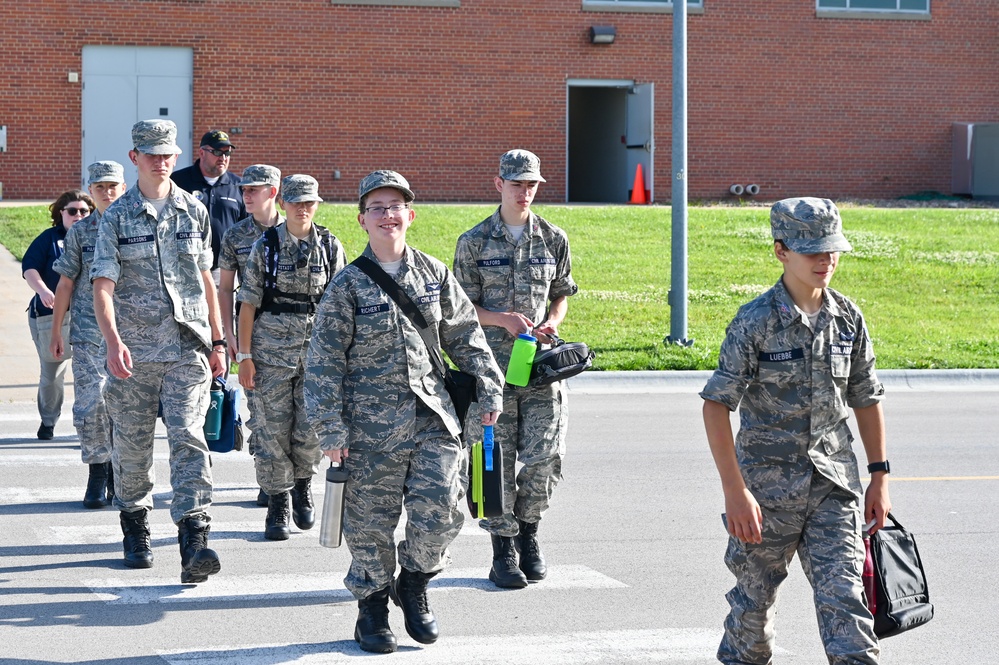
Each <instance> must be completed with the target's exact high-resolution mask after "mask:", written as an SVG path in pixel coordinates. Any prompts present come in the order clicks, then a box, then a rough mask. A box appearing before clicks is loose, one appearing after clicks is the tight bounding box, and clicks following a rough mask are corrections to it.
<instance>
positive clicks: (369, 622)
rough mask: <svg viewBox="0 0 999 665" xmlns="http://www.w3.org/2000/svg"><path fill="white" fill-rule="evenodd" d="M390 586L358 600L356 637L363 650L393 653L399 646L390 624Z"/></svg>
mask: <svg viewBox="0 0 999 665" xmlns="http://www.w3.org/2000/svg"><path fill="white" fill-rule="evenodd" d="M388 601H389V590H388V587H386V588H384V589H381V590H379V591H376V592H374V593H373V594H371V595H370V596H368V597H367V598H363V599H361V600H359V601H357V624H355V626H354V639H355V640H356V641H357V643H358V644H360V645H361V650H362V651H370V652H372V653H392V652H393V651H395V650H396V649H398V648H399V643H398V642H396V639H395V635H394V634H393V633H392V628H391V627H390V626H389V622H388V617H389V608H388Z"/></svg>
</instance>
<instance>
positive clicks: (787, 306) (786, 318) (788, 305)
mask: <svg viewBox="0 0 999 665" xmlns="http://www.w3.org/2000/svg"><path fill="white" fill-rule="evenodd" d="M774 303H775V304H776V306H777V311H778V312H780V317H781V322H782V323H784V324H785V325H788V324H791V323H794V322H796V321H800V320H801V317H802V316H804V314H803V313H800V312H799V310H798V308H797V306H796V305H795V304H794V300H793V299H792V298H791V294H790V293H788V291H787V287H785V286H784V279H783V278H780V279H778V280H777V284H775V285H774ZM822 310H828V311H829V315H830V316H831V317H835V316H839V315H840V314H842V310H841V309H840V306H839V304H838V303H837V302H836V299H835V298H833V297H832V294H830V292H829V289H824V290H823V291H822V307H821V308H819V312H820V313H821V312H822ZM820 319H821V317H820Z"/></svg>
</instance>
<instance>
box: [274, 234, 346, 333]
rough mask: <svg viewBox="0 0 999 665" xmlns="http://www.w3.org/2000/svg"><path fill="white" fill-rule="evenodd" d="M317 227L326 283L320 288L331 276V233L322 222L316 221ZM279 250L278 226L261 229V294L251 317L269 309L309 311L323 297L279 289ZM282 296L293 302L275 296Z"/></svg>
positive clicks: (313, 308)
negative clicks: (262, 245)
mask: <svg viewBox="0 0 999 665" xmlns="http://www.w3.org/2000/svg"><path fill="white" fill-rule="evenodd" d="M315 226H316V231H317V232H318V234H319V246H320V247H322V248H323V255H324V256H325V258H326V267H327V270H326V284H324V285H323V290H324V291H325V290H326V287H327V286H329V283H330V280H331V279H332V278H333V270H332V268H331V266H332V265H333V234H332V233H330V232H329V230H328V229H327V228H326V227H325V226H320V225H319V224H316V225H315ZM280 254H281V242H280V240H279V239H278V232H277V227H276V226H272V227H270V228H269V229H267V230H266V231H264V295H263V298H262V299H261V301H260V307H258V308H257V312H256V314H255V316H254V318H257V317H259V316H260V314H261V312H271V313H272V314H285V313H292V314H311V313H313V312H315V311H316V305H317V304H318V303H319V300H320V299H321V298H322V294H319V295H309V294H306V293H287V292H285V291H280V290H278V287H277V274H278V258H279V256H280ZM277 296H281V297H282V298H287V299H289V300H294V301H296V302H294V303H276V302H274V298H275V297H277Z"/></svg>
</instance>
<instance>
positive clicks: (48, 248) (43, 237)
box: [21, 224, 66, 319]
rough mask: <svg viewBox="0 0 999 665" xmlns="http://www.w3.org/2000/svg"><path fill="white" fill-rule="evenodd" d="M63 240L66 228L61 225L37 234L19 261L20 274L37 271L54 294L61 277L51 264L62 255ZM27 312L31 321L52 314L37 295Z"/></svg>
mask: <svg viewBox="0 0 999 665" xmlns="http://www.w3.org/2000/svg"><path fill="white" fill-rule="evenodd" d="M65 239H66V227H65V226H63V225H62V224H57V225H55V226H53V227H50V228H47V229H45V230H44V231H42V232H41V233H40V234H38V237H37V238H35V239H34V240H32V241H31V244H30V245H28V250H27V251H26V252H25V253H24V258H23V259H21V274H22V275H23V274H24V273H25V272H26V271H28V270H31V269H32V268H33V269H35V270H37V271H38V274H39V275H41V276H42V281H43V282H45V286H47V287H49V289H50V290H51V291H52V292H53V293H55V290H56V287H57V286H59V278H60V277H61V275H60V274H59V273H57V272H56V271H55V270H53V269H52V264H54V263H55V261H56V259H58V258H59V256H60V255H61V254H62V245H63V241H64V240H65ZM28 311H29V312H31V314H30V316H31V318H33V319H35V318H38V317H39V316H49V315H50V314H52V310H51V309H50V308H48V307H46V306H45V305H43V304H42V299H41V298H40V297H38V294H37V293H36V294H35V297H34V298H32V299H31V304H30V305H29V307H28Z"/></svg>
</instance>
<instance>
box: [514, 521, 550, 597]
mask: <svg viewBox="0 0 999 665" xmlns="http://www.w3.org/2000/svg"><path fill="white" fill-rule="evenodd" d="M518 521H519V522H520V533H519V534H518V535H517V551H518V552H520V569H521V570H522V571H524V577H526V578H527V579H528V580H530V581H531V582H540V581H541V580H543V579H545V577H546V576H547V575H548V565H547V564H546V563H545V555H544V554H542V553H541V545H538V524H539V522H534V523H528V522H524V521H522V520H518Z"/></svg>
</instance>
